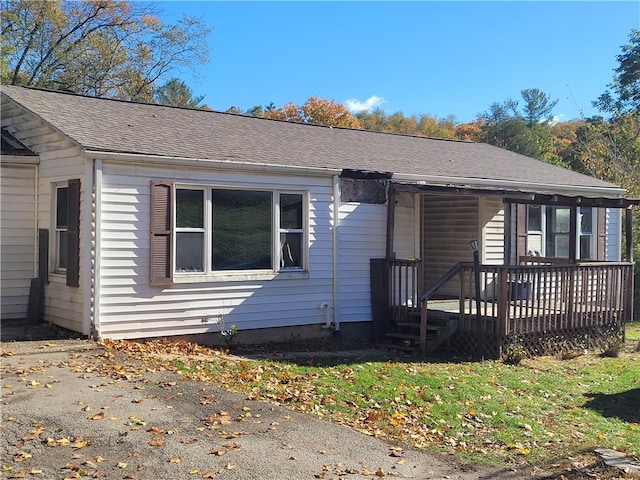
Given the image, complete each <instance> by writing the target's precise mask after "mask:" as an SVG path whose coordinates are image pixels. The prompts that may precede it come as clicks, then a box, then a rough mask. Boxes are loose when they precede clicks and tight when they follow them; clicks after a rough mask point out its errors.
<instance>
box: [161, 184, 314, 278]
mask: <svg viewBox="0 0 640 480" xmlns="http://www.w3.org/2000/svg"><path fill="white" fill-rule="evenodd" d="M174 188H175V190H181V189H186V190H202V191H204V209H203V215H204V222H203V224H204V228H203V229H193V228H179V227H178V226H177V219H176V216H177V204H176V203H177V195H174V205H173V216H174V218H173V225H174V235H175V238H176V241H174V242H173V252H172V255H173V259H174V263H173V265H174V276H173V281H174V283H191V282H199V281H207V282H211V281H213V282H215V281H244V280H271V279H289V278H293V279H296V278H308V276H309V273H308V265H309V212H310V208H309V193H308V192H307V191H302V190H289V189H273V188H247V187H238V186H230V185H213V186H203V185H194V184H175V185H174ZM214 190H234V191H258V192H270V193H271V215H272V218H271V222H272V223H271V248H272V252H271V263H272V265H271V268H268V269H256V270H225V271H220V270H212V268H211V263H212V256H213V238H212V237H213V235H212V231H213V217H212V209H213V191H214ZM281 194H294V195H300V196H301V200H302V210H303V211H302V228H300V229H283V228H281V225H280V195H281ZM190 231H197V232H201V231H204V252H203V263H204V265H203V267H204V268H203V271H202V272H184V271H180V270H178V265H177V262H176V253H177V248H178V247H177V244H178V241H177V238H178V235H177V234H178V233H181V232H190ZM282 233H300V234H302V239H301V247H302V248H301V252H300V255H301V262H302V266H301V267H281V264H282V249H281V245H280V235H281V234H282Z"/></svg>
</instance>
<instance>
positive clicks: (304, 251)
mask: <svg viewBox="0 0 640 480" xmlns="http://www.w3.org/2000/svg"><path fill="white" fill-rule="evenodd" d="M1 92H2V124H1V126H2V135H3V136H2V138H3V147H2V148H3V155H2V162H1V166H2V171H1V173H2V317H3V318H9V317H15V316H25V315H26V314H27V308H28V304H29V302H28V299H29V294H30V291H31V295H32V298H38V297H41V300H40V302H39V307H40V308H39V311H40V316H41V317H42V318H43V319H45V320H47V321H50V322H53V323H55V324H56V325H59V326H62V327H65V328H67V329H70V330H74V331H77V332H80V333H82V334H83V335H87V336H93V337H97V338H113V339H123V338H129V339H134V338H148V337H158V336H185V335H189V336H192V337H190V338H193V339H198V340H202V341H203V340H206V339H207V338H208V337H210V336H211V335H210V334H217V333H219V332H221V331H224V330H226V329H228V328H230V326H231V325H235V326H236V327H237V329H238V331H239V332H240V335H241V336H242V339H243V341H264V342H267V341H272V340H289V339H292V338H317V337H321V336H325V335H329V334H331V333H332V332H334V331H340V332H341V333H342V335H343V336H345V337H351V338H363V339H370V338H371V337H372V335H373V334H374V330H375V329H376V328H377V327H376V322H378V324H379V322H380V320H379V319H378V320H376V318H374V317H376V311H379V308H378V307H380V306H381V305H382V307H383V313H384V315H383V317H384V316H385V315H386V313H387V310H388V309H389V308H391V307H394V306H396V307H397V306H399V307H402V308H404V309H405V310H407V311H408V310H410V309H416V308H419V306H420V303H421V302H422V301H423V300H424V303H425V304H426V303H427V301H426V300H427V298H426V297H424V296H422V294H423V293H424V290H425V289H424V288H423V287H429V286H433V285H437V284H439V279H442V278H443V276H445V277H446V274H447V272H449V271H450V270H451V268H452V267H454V266H455V265H457V264H460V265H459V267H458V269H457V271H456V272H454V273H456V275H457V277H459V278H461V279H462V278H463V277H464V275H463V271H465V268H467V267H468V264H465V262H470V261H472V260H473V259H474V252H473V251H472V250H471V249H470V248H469V242H470V241H472V240H477V242H478V250H477V252H478V257H479V262H480V263H481V264H482V266H483V268H489V267H491V268H494V269H495V268H498V267H500V268H507V267H508V268H529V269H533V270H531V272H533V271H534V270H535V269H542V268H546V269H547V270H548V269H549V268H552V267H549V264H548V263H545V262H542V261H538V262H537V263H539V265H533V266H531V265H530V266H519V263H521V262H520V260H523V259H526V258H529V259H531V258H534V260H535V259H536V258H537V259H538V260H542V259H546V258H558V257H560V258H564V259H565V260H566V262H565V263H567V265H564V266H562V268H564V269H565V270H566V269H567V268H569V267H571V268H573V267H576V268H577V267H581V268H583V267H584V268H587V266H584V265H582V266H580V265H579V264H580V263H581V262H582V263H584V262H585V261H586V260H592V261H599V262H607V263H606V264H607V265H609V264H611V265H617V266H619V267H620V268H624V269H625V270H624V271H620V272H617V273H615V275H622V276H623V277H620V279H621V283H619V284H616V285H618V287H617V288H616V292H617V293H619V294H620V295H622V296H620V297H616V298H615V299H608V300H607V301H611V302H616V308H615V309H614V308H613V307H611V308H608V307H607V310H608V311H609V310H610V311H612V312H613V311H614V310H615V318H616V322H618V323H616V325H618V324H619V322H620V321H623V320H624V319H623V318H621V316H624V317H625V318H626V316H628V315H630V313H631V312H630V305H631V304H630V303H629V298H630V295H631V293H630V292H631V291H630V290H628V289H629V288H630V286H631V284H630V283H629V282H630V281H632V280H630V278H631V275H630V274H629V271H630V270H629V268H630V265H631V264H630V263H624V264H623V263H622V262H620V260H621V255H622V253H623V252H622V245H623V242H622V231H623V230H622V223H623V221H630V218H631V216H630V215H631V213H630V212H631V210H630V208H629V207H630V205H632V204H633V203H634V201H633V200H630V199H626V198H625V197H624V195H625V191H624V190H623V189H621V188H619V187H617V186H615V185H612V184H610V183H607V182H604V181H601V180H598V179H595V178H591V177H589V176H585V175H581V174H578V173H575V172H572V171H569V170H565V169H562V168H559V167H556V166H553V165H550V164H546V163H543V162H540V161H538V160H534V159H531V158H527V157H524V156H521V155H518V154H515V153H513V152H509V151H506V150H503V149H500V148H496V147H493V146H489V145H485V144H478V143H472V142H464V141H456V140H444V139H432V138H424V137H412V136H404V135H394V134H385V133H379V132H370V131H361V130H350V129H341V128H331V127H324V126H313V125H306V124H294V123H285V122H280V121H275V120H268V119H260V118H252V117H246V116H242V115H234V114H228V113H219V112H211V111H202V110H190V109H182V108H174V107H166V106H158V105H149V104H140V103H131V102H123V101H117V100H111V99H97V98H90V97H84V96H79V95H74V94H70V93H63V92H55V91H45V90H37V89H28V88H22V87H16V86H2V87H1ZM5 139H7V140H6V141H5ZM5 148H7V152H6V153H5ZM623 212H626V215H623V214H622V213H623ZM14 232H15V233H14ZM626 244H627V245H631V242H629V241H627V243H626ZM630 250H631V249H630V247H629V248H627V251H626V252H625V253H626V256H627V257H626V258H627V260H628V261H631V257H630ZM527 255H528V257H527ZM377 259H383V261H384V267H383V268H382V269H381V270H380V268H381V267H380V261H379V260H377ZM389 262H391V263H389ZM393 262H396V264H393V265H392V263H393ZM403 262H404V263H403ZM612 262H613V263H612ZM529 263H531V262H529ZM403 265H404V266H403ZM465 265H466V266H465ZM545 265H546V266H545ZM403 268H405V270H402V269H403ZM553 268H555V267H553ZM557 268H560V267H557ZM562 268H560V269H562ZM589 268H591V267H589ZM394 269H395V270H394ZM565 270H562V271H565ZM535 271H538V270H535ZM540 271H541V270H540ZM558 271H560V270H558ZM14 272H16V273H15V277H14ZM18 272H19V273H18ZM372 272H373V274H372ZM531 272H529V273H531ZM521 274H522V272H520V271H518V272H516V271H512V272H506V271H505V272H503V273H502V274H501V273H500V272H498V270H495V271H494V273H490V272H489V271H485V272H483V276H482V279H483V282H484V283H483V287H482V291H481V293H480V295H479V296H475V297H474V298H476V299H478V300H479V299H480V297H482V299H483V301H485V303H490V302H489V300H491V299H495V298H498V297H499V296H500V295H502V297H503V298H504V297H506V296H508V295H507V291H506V290H504V289H505V288H511V287H505V285H507V283H506V282H507V279H508V278H516V277H517V276H518V275H520V277H519V278H522V277H521ZM607 275H609V273H607ZM18 276H19V277H20V278H19V279H18V278H17V277H18ZM452 276H453V274H451V275H450V277H452ZM28 277H32V278H37V279H38V281H34V282H28V281H27V280H28ZM14 278H15V280H16V281H15V285H14V284H13V283H11V286H9V285H7V286H6V287H5V281H6V279H14ZM381 278H385V279H386V280H385V284H384V288H383V289H382V290H380V286H379V279H381ZM464 278H466V277H464ZM536 278H538V280H537V281H540V278H542V277H536ZM554 278H555V277H554ZM558 278H560V277H558ZM585 278H586V277H585ZM589 278H591V277H589ZM616 278H618V277H616ZM18 280H19V281H18ZM509 281H511V280H509ZM441 283H443V284H442V285H437V286H438V288H439V291H438V295H440V296H442V297H447V296H449V297H451V296H453V297H458V296H460V288H459V286H457V284H456V282H449V283H447V284H444V282H441ZM511 283H513V282H511ZM560 283H561V282H560V280H558V279H556V280H554V281H553V282H552V283H549V284H546V286H544V287H543V286H540V285H538V286H536V285H533V284H531V281H528V283H527V282H525V283H523V284H522V285H523V287H522V288H524V289H527V288H528V289H529V291H530V292H531V291H534V290H536V291H540V292H542V291H543V290H548V289H549V288H551V287H553V286H554V285H555V286H557V285H559V284H560ZM591 283H592V282H591V280H586V283H585V284H584V287H585V289H586V290H585V289H583V290H585V291H589V292H592V293H593V292H594V291H595V289H592V288H591V287H589V285H590V284H591ZM458 284H460V282H458ZM38 286H39V287H40V290H41V291H39V290H38ZM587 287H589V288H587ZM34 290H35V291H39V293H34ZM372 291H373V292H374V293H373V294H372ZM547 293H548V292H547ZM430 295H431V294H430ZM590 295H591V294H590ZM397 296H399V297H398V299H396V300H394V299H393V298H394V297H397ZM520 296H523V295H520ZM530 296H531V295H529V294H526V295H524V297H527V298H528V297H530ZM547 297H549V295H547ZM430 298H431V297H430ZM460 298H461V299H462V297H460ZM470 298H471V297H470ZM380 302H382V303H380ZM461 302H462V300H461ZM620 302H622V304H620ZM372 306H373V308H372ZM402 308H401V309H402ZM492 308H496V309H500V308H502V314H501V315H503V316H504V315H506V314H505V310H504V307H499V306H498V305H495V306H494V307H492ZM509 308H511V307H509ZM401 309H400V310H401ZM485 310H486V309H485ZM405 313H406V312H405ZM414 313H415V312H414ZM476 313H477V312H476ZM378 316H379V315H378ZM423 317H426V314H425V315H423ZM607 318H612V317H607ZM505 319H506V317H505ZM382 321H383V322H386V321H387V320H386V318H385V319H383V320H382ZM421 321H422V322H423V323H424V322H426V320H425V318H422V320H421ZM505 321H507V320H505ZM580 321H583V320H580ZM396 322H398V318H396ZM496 328H497V327H496ZM502 328H503V327H502V326H500V329H502ZM384 330H387V331H388V330H390V329H389V328H387V327H386V326H384ZM501 331H502V330H501ZM420 332H421V333H420V335H421V336H422V337H424V335H425V327H424V325H423V326H422V327H421V330H420ZM387 333H389V332H387ZM391 333H393V332H391ZM396 333H397V332H396ZM503 333H504V332H503ZM503 336H504V335H503ZM213 337H216V335H214V336H213ZM476 340H477V339H476ZM422 343H423V346H424V338H423V340H422Z"/></svg>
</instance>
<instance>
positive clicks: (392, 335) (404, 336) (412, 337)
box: [385, 332, 420, 342]
mask: <svg viewBox="0 0 640 480" xmlns="http://www.w3.org/2000/svg"><path fill="white" fill-rule="evenodd" d="M385 336H386V337H389V338H399V339H400V340H413V341H415V342H419V341H420V335H415V334H412V333H395V332H391V333H387V334H386V335H385Z"/></svg>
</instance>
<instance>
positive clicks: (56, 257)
mask: <svg viewBox="0 0 640 480" xmlns="http://www.w3.org/2000/svg"><path fill="white" fill-rule="evenodd" d="M62 189H66V190H67V198H69V185H68V183H67V182H60V183H54V184H53V192H52V196H53V201H52V202H51V204H52V205H53V210H52V214H51V217H52V222H51V223H52V226H53V232H54V235H53V267H54V268H53V271H54V273H60V274H63V273H66V271H67V267H66V266H62V265H60V259H61V254H60V251H61V248H62V240H61V237H62V234H63V233H67V232H68V231H69V218H68V217H69V212H68V209H69V205H68V203H69V202H68V201H67V205H66V206H65V209H67V218H66V219H65V222H66V225H65V226H63V227H59V226H58V191H59V190H62ZM67 241H69V240H68V238H67ZM65 248H66V246H65ZM66 255H67V253H66V252H65V256H66ZM68 262H69V259H68V258H67V263H68Z"/></svg>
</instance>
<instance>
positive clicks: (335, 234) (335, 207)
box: [331, 175, 340, 332]
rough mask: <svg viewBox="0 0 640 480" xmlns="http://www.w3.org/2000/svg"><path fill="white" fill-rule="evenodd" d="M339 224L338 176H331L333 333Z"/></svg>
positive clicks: (336, 292) (336, 289) (336, 317)
mask: <svg viewBox="0 0 640 480" xmlns="http://www.w3.org/2000/svg"><path fill="white" fill-rule="evenodd" d="M339 223H340V175H334V176H333V231H332V232H331V242H332V243H333V249H332V250H333V255H332V261H333V264H332V270H333V284H332V287H333V323H332V327H333V331H334V332H338V331H340V322H339V320H338V313H337V308H338V224H339Z"/></svg>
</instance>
